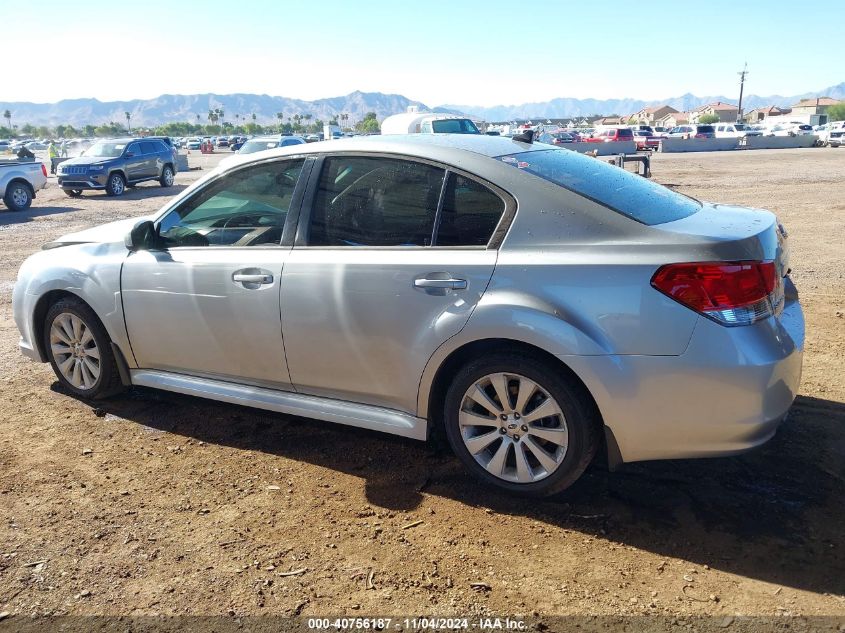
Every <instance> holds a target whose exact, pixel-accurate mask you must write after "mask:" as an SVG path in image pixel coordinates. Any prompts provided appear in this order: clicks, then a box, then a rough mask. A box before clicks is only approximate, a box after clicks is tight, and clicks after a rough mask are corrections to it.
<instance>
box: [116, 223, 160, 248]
mask: <svg viewBox="0 0 845 633" xmlns="http://www.w3.org/2000/svg"><path fill="white" fill-rule="evenodd" d="M156 237H157V235H156V227H155V224H153V223H152V221H150V220H141V221H140V222H138V223H137V224H136V225H135V226H133V227H132V230H131V231H129V233H127V234H126V237H125V238H123V243H124V244H125V245H126V248H127V249H128V250H130V251H148V250H150V248H152V247H153V246H154V245H155V243H156V241H157V240H156Z"/></svg>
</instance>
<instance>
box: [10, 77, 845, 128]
mask: <svg viewBox="0 0 845 633" xmlns="http://www.w3.org/2000/svg"><path fill="white" fill-rule="evenodd" d="M821 96H826V97H832V98H834V99H843V98H845V82H842V83H840V84H837V85H835V86H829V87H828V88H825V89H824V90H820V91H818V92H808V93H804V94H800V95H793V96H781V95H772V96H767V97H760V96H756V95H746V97H745V98H744V99H743V109H744V110H745V111H746V112H747V111H749V110H751V109H753V108H756V107H761V106H768V105H777V106H789V105H792V104H794V103H796V102H798V101H799V100H800V99H805V98H811V97H821ZM714 101H724V102H728V103H736V98H734V97H726V96H724V95H718V96H703V97H699V96H696V95H693V94H689V93H688V94H684V95H681V96H680V97H671V98H668V99H656V100H652V101H645V100H640V99H574V98H568V97H560V98H557V99H552V100H550V101H541V102H533V103H523V104H519V105H498V106H493V107H484V106H474V105H466V104H445V105H441V106H437V107H435V108H431V109H432V110H434V111H436V112H454V113H464V114H468V115H472V116H475V117H479V118H481V119H484V120H487V121H510V120H513V119H530V118H542V117H547V118H565V117H573V118H574V117H582V116H589V115H594V114H603V115H609V114H630V113H633V112H636V111H638V110H640V109H641V108H643V107H646V106H649V105H658V104H664V103H665V104H668V105H670V106H672V107H673V108H675V109H677V110H680V111H687V110H691V109H693V108H696V107H698V106H700V105H704V104H706V103H712V102H714ZM408 106H417V107H419V108H420V109H421V110H425V109H428V107H427V106H426V105H425V104H423V103H421V102H419V101H413V100H411V99H408V98H407V97H404V96H402V95H397V94H384V93H381V92H360V91H356V92H353V93H350V94H348V95H345V96H340V97H333V98H329V99H317V100H315V101H305V100H302V99H291V98H288V97H273V96H270V95H266V94H265V95H255V94H229V95H218V94H213V93H207V94H197V95H161V96H160V97H156V98H155V99H133V100H131V101H99V100H98V99H65V100H62V101H58V102H56V103H29V102H25V101H19V102H0V110H6V109H8V110H10V111H11V112H12V122H13V123H15V124H18V125H22V124H26V123H29V124H31V125H50V126H55V125H59V124H70V125H73V126H76V127H79V126H82V125H88V124H92V125H101V124H103V123H108V122H110V121H115V122H123V121H124V120H125V115H124V113H125V112H129V113H130V114H131V117H132V119H131V120H132V125H133V126H154V125H159V124H162V123H168V122H172V121H189V122H197V121H199V122H201V123H208V118H207V117H208V111H209V110H210V109H215V108H223V110H224V113H225V114H224V120H225V121H229V122H232V123H238V122H239V121H241V120H246V121H249V120H252V115H253V114H255V120H256V121H257V122H258V123H261V124H264V125H266V124H269V123H277V122H278V117H277V113H279V112H281V113H284V114H285V116H286V117H290V116H291V115H294V114H303V115H307V114H310V115H311V117H312V119H322V120H324V121H326V120H329V119H331V118H334V117H335V116H337V115H338V114H340V113H348V114H349V115H350V116H349V121H348V123H352V122H354V121H358V120H360V119H361V118H363V116H364V114H365V113H367V112H375V113H376V115H377V116H378V118H379V119H383V118H384V117H386V116H389V115H391V114H396V113H399V112H405V111H406V110H407V108H408ZM197 115H199V118H197ZM4 123H5V121H4V120H0V125H2V124H4Z"/></svg>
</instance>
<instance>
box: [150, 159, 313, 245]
mask: <svg viewBox="0 0 845 633" xmlns="http://www.w3.org/2000/svg"><path fill="white" fill-rule="evenodd" d="M303 162H304V161H303V160H301V159H300V160H290V161H276V162H272V163H264V164H260V165H253V166H250V167H247V168H245V169H241V170H238V171H235V172H232V173H229V174H226V175H224V176H221V177H220V178H219V179H217V180H216V181H214V182H213V183H212V184H210V185H209V186H208V187H206V188H205V189H203V190H201V191H200V192H199V193H197V194H196V195H195V196H193V197H192V198H189V199H188V200H186V201H185V202H184V203H182V204H181V205H180V206H179V207H177V208H176V209H174V210H172V211H171V212H170V213H168V214H167V215H166V216H165V217H164V218H163V219H162V221H161V223H160V225H159V235H160V237H161V239H162V241H163V245H164V246H165V247H168V248H170V247H177V246H274V245H277V244H279V242H280V241H281V239H282V230H283V229H284V225H285V218H286V217H287V213H288V210H289V208H290V204H291V200H292V199H293V192H294V189H295V187H296V182H297V179H298V178H299V173H300V171H302V165H303Z"/></svg>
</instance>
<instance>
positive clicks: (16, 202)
mask: <svg viewBox="0 0 845 633" xmlns="http://www.w3.org/2000/svg"><path fill="white" fill-rule="evenodd" d="M3 202H5V203H6V206H7V207H8V208H9V210H10V211H25V210H27V209H28V208H29V207H30V206H31V205H32V191H30V189H29V186H27V185H26V184H25V183H22V182H13V183H12V184H11V185H9V186H8V187H7V188H6V195H5V196H3Z"/></svg>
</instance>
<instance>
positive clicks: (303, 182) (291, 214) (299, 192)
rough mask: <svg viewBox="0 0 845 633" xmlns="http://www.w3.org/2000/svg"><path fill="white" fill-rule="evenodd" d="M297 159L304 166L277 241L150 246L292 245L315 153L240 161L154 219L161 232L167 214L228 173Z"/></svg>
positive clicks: (198, 247) (163, 249)
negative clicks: (274, 242)
mask: <svg viewBox="0 0 845 633" xmlns="http://www.w3.org/2000/svg"><path fill="white" fill-rule="evenodd" d="M295 160H302V161H303V163H302V170H301V171H300V172H299V178H298V179H297V181H296V187H294V190H293V196H291V201H290V208H289V209H288V212H287V215H286V216H285V224H284V226H283V227H282V239H281V240H280V241H279V243H278V244H262V245H261V246H234V245H231V244H228V245H219V246H217V245H208V246H170V247H166V248H159V249H150V250H155V251H157V252H161V251H173V250H178V251H184V250H206V249H209V248H212V249H214V250H220V249H224V248H227V249H231V250H245V251H255V250H257V249H285V248H286V249H290V247H291V246H292V245H293V237H294V231H295V228H296V225H297V221H298V219H299V214H300V210H301V208H302V201H303V198H304V196H305V193H306V187H307V186H308V184H309V179H310V176H311V169H312V167H313V166H314V163H315V162H316V161H315V160H314V156H311V155H308V154H295V155H290V156H273V157H269V158H264V159H261V160H257V161H253V162H249V163H245V164H243V165H238V167H236V168H233V169H227V170H226V171H224V172H221V173H220V174H218V175H217V176H215V177H214V178H211V179H210V180H208V181H207V182H205V183H203V185H202V186H201V187H199V188H197V189H196V190H195V191H193V192H192V193H191V195H189V196H188V197H186V198H182V199H181V200H179V201H178V202H176V203H175V204H173V205H171V206H170V207H167V208H166V209H164V210H163V211H162V212H161V213H160V214H159V215H158V216H157V217H156V218H155V220H153V223H154V225H155V230H156V234H158V231H159V227H160V226H161V222H162V220H163V219H164V218H166V217H167V216H168V215H170V214H171V213H172V212H174V211H177V210H178V209H180V208H181V207H182V206H183V205H185V204H188V203H189V202H191V201H192V200H194V199H195V198H196V197H197V196H199V195H201V194H202V193H203V192H205V190H206V189H208V188H209V187H211V186H213V185H214V184H216V183H218V182H219V181H220V180H221V179H222V178H224V177H226V176H230V175H231V174H235V173H237V172H239V171H243V170H245V169H250V168H253V167H259V166H261V165H265V164H269V163H280V162H288V161H295Z"/></svg>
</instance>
